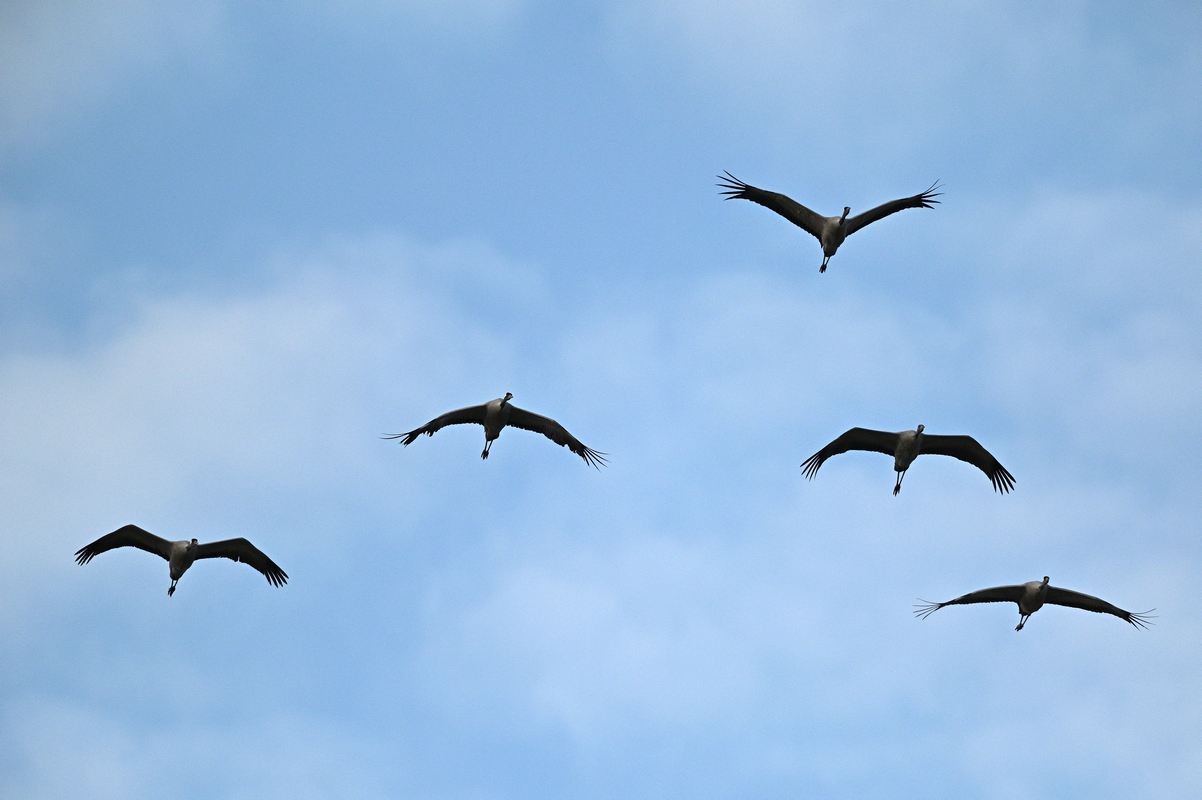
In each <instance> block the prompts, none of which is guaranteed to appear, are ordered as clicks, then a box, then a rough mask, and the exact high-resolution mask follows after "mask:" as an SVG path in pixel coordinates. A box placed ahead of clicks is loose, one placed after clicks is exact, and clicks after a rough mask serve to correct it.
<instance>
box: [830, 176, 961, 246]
mask: <svg viewBox="0 0 1202 800" xmlns="http://www.w3.org/2000/svg"><path fill="white" fill-rule="evenodd" d="M938 188H939V182H938V181H936V182H935V183H932V184H931V188H929V189H927V190H926V191H925V192H919V193H918V194H916V195H914V196H913V197H903V198H901V199H900V200H890V201H889V202H888V203H881V204H880V205H879V206H877V207H876V208H870V209H868V210H867V211H865V212H864V213H863V214H856V215H855V216H854V217H848V218H847V223H846V227H845V228H844V235H846V236H851V235H852V234H853V233H855V232H856V231H858V230H859V229H860V228H863V227H864V226H865V225H871V224H872V223H874V222H876V221H877V220H878V219H884V218H885V217H887V216H889V215H890V214H895V213H897V212H898V211H902V210H903V209H907V208H934V207H935V204H937V203H938V202H939V201H938V200H936V199H935V198H936V197H938V196H939V195H941V194H943V192H937V191H935V190H936V189H938Z"/></svg>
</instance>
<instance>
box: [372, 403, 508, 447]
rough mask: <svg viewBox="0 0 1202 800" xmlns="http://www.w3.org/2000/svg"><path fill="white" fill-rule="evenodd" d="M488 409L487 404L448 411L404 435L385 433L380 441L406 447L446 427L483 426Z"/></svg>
mask: <svg viewBox="0 0 1202 800" xmlns="http://www.w3.org/2000/svg"><path fill="white" fill-rule="evenodd" d="M487 407H488V404H487V403H483V404H481V405H478V406H468V407H467V408H457V409H455V410H454V411H448V412H447V413H445V414H443V415H442V416H441V417H435V418H434V419H432V420H430V421H429V422H427V423H426V424H425V425H423V426H421V427H420V428H414V429H413V430H411V431H408V432H406V433H387V434H384V435H383V436H381V437H380V438H381V439H400V440H401V444H403V445H405V446H406V447H408V446H409V445H411V444H413V443H414V442H416V441H417V437H419V436H421V435H422V434H423V433H424V434H426V435H427V436H433V435H434V433H435V432H436V431H440V430H442V429H443V428H445V427H446V426H448V425H463V424H465V423H468V422H475V423H476V424H478V425H483V424H484V411H485V409H486V408H487Z"/></svg>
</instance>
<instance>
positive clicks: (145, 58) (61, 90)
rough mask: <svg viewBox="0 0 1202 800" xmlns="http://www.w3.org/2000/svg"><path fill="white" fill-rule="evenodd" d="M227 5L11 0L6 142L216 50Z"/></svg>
mask: <svg viewBox="0 0 1202 800" xmlns="http://www.w3.org/2000/svg"><path fill="white" fill-rule="evenodd" d="M223 21H224V10H223V7H222V5H221V4H213V3H199V4H173V3H155V2H150V1H149V0H119V1H118V2H112V3H102V4H97V3H88V2H65V3H37V2H16V3H6V4H5V5H4V9H3V10H2V11H0V145H8V146H13V145H30V144H32V143H35V142H37V141H40V140H44V139H49V138H52V136H53V133H54V131H55V129H56V128H57V127H58V126H60V125H67V124H70V123H71V122H72V121H73V120H74V119H75V118H76V117H78V116H79V115H80V114H81V113H83V112H84V111H86V110H88V109H91V108H93V107H95V106H98V105H100V104H101V103H103V102H104V101H106V100H108V99H109V98H111V97H112V96H113V95H115V94H118V93H119V92H120V91H121V87H122V86H123V85H124V84H126V83H128V82H130V81H133V80H138V79H139V78H140V77H144V76H146V75H148V74H153V73H155V72H156V71H158V70H162V69H163V68H164V66H165V65H168V64H171V63H175V62H181V61H182V62H184V63H192V62H193V61H194V60H197V59H199V60H204V59H205V58H209V57H211V56H212V51H213V48H215V47H217V46H218V44H219V40H220V32H221V29H222V25H223Z"/></svg>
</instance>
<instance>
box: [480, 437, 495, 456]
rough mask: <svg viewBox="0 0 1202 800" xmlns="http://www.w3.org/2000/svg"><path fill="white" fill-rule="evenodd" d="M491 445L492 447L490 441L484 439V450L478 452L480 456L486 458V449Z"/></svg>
mask: <svg viewBox="0 0 1202 800" xmlns="http://www.w3.org/2000/svg"><path fill="white" fill-rule="evenodd" d="M491 447H492V442H488V441H486V442H485V443H484V452H483V453H481V454H480V458H488V451H489V449H490V448H491Z"/></svg>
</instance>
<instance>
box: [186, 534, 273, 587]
mask: <svg viewBox="0 0 1202 800" xmlns="http://www.w3.org/2000/svg"><path fill="white" fill-rule="evenodd" d="M196 558H197V559H201V558H228V559H230V560H232V561H241V562H242V563H243V564H247V565H249V566H252V567H254V568H255V569H257V570H258V571H259V572H261V573H263V575H264V577H266V578H267V582H268V583H270V584H271V585H272V586H283V585H284V584H285V583H287V582H288V573H286V572H284V570H282V569H280V568H279V565H277V564H276V563H275V562H274V561H272V560H271V559H270V558H268V557H267V554H266V553H264V552H263V551H262V550H260V549H259V548H257V547H255V546H254V545H253V544H251V543H250V542H249V541H248V540H246V539H243V538H241V537H239V538H237V539H223V540H221V541H220V542H209V543H207V544H198V545H196Z"/></svg>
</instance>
